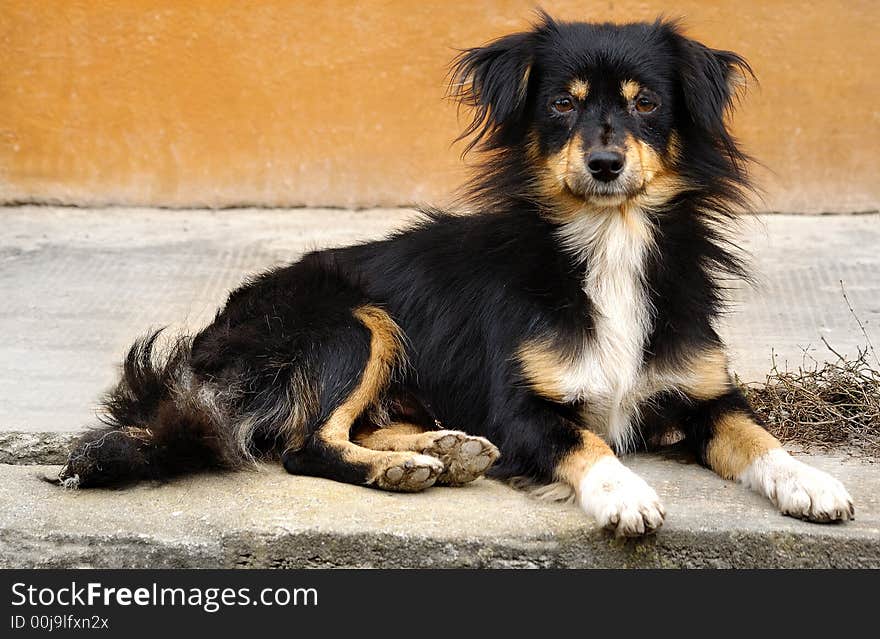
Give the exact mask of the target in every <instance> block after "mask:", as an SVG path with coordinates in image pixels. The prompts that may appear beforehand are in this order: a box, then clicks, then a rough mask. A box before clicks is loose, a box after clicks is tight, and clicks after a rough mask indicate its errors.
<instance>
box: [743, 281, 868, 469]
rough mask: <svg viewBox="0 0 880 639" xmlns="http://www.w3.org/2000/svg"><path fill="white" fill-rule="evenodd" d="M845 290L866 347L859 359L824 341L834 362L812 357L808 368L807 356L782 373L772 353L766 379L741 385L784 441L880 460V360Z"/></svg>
mask: <svg viewBox="0 0 880 639" xmlns="http://www.w3.org/2000/svg"><path fill="white" fill-rule="evenodd" d="M840 289H841V292H842V294H843V298H844V300H845V301H846V304H847V306H848V307H849V310H850V312H851V313H852V315H853V317H855V319H856V322H857V323H858V325H859V328H860V329H861V331H862V335H863V337H864V338H865V342H866V344H867V345H866V346H865V348H864V349H858V355H857V356H856V357H855V358H847V357H846V356H845V355H842V354H841V353H840V352H838V351H837V350H835V349H834V348H833V347H832V346H831V345H830V344H829V343H828V341H827V340H826V339H825V338H824V337H823V338H822V342H824V344H825V346H826V347H827V348H828V350H829V351H830V352H831V353H833V354H834V356H835V357H836V358H837V359H836V360H835V361H832V362H825V363H822V364H820V363H819V362H817V361H816V360H815V359H813V362H812V364H811V365H809V366H808V365H807V362H806V358H804V361H803V362H802V364H801V366H800V367H799V368H798V369H797V370H796V371H788V370H785V371H780V370H779V368H778V367H777V364H776V354H775V353H773V354H772V356H771V361H772V368H771V370H770V373H769V374H768V375H767V378H766V380H765V381H764V382H763V383H756V384H741V385H742V387H743V390H744V391H745V393H746V395H747V396H748V399H749V402H750V403H751V404H752V406H753V407H754V409H755V411H756V412H757V413H758V415H760V416H761V417H762V418H763V419H764V421H765V423H766V424H767V427H768V428H769V429H770V431H771V432H772V433H773V434H774V435H776V436H777V437H778V438H779V439H780V440H782V441H783V442H794V443H797V444H801V445H803V446H806V447H808V448H810V447H818V448H822V449H829V448H832V447H839V446H847V447H851V448H859V449H860V450H861V451H862V452H863V453H865V454H867V455H870V456H880V370H878V368H880V360H878V359H877V353H876V351H875V350H874V346H873V344H872V343H871V340H870V338H869V337H868V332H867V331H866V330H865V326H864V324H862V322H861V320H860V319H859V318H858V316H857V315H856V312H855V310H854V309H853V307H852V304H851V303H850V301H849V298H848V297H847V295H846V289H845V288H844V286H843V282H841V283H840ZM869 355H870V356H873V361H872V360H871V358H869ZM811 359H812V358H811ZM875 362H876V364H877V368H875V367H874V363H875Z"/></svg>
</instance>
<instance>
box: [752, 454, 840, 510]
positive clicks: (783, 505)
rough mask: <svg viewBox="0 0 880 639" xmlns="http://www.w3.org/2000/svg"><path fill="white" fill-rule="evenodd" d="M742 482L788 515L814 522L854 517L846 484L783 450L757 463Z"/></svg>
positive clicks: (760, 459)
mask: <svg viewBox="0 0 880 639" xmlns="http://www.w3.org/2000/svg"><path fill="white" fill-rule="evenodd" d="M742 480H743V483H745V484H747V485H749V486H750V487H752V488H755V489H757V490H760V491H761V492H763V493H764V494H765V495H767V496H768V497H769V498H770V499H771V500H772V501H773V503H774V504H776V506H777V507H778V508H779V510H780V511H782V513H783V514H785V515H791V516H792V517H798V518H800V519H807V520H809V521H815V522H832V521H842V520H847V519H853V517H854V516H855V509H854V508H853V501H852V497H850V494H849V493H848V492H847V490H846V488H844V487H843V484H841V483H840V482H839V481H837V480H836V479H835V478H834V477H832V476H831V475H829V474H828V473H825V472H822V471H821V470H817V469H816V468H813V467H812V466H808V465H807V464H805V463H803V462H801V461H798V460H797V459H795V458H794V457H792V456H791V455H789V454H788V453H787V452H785V451H784V450H781V449H777V450H771V451H770V452H768V453H766V454H765V455H763V456H762V457H759V458H758V459H757V460H755V461H754V462H753V463H752V465H751V466H750V467H749V468H748V469H747V471H746V472H745V473H744V476H743V478H742Z"/></svg>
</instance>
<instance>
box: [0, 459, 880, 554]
mask: <svg viewBox="0 0 880 639" xmlns="http://www.w3.org/2000/svg"><path fill="white" fill-rule="evenodd" d="M808 461H809V462H810V463H812V464H814V465H816V466H818V467H820V468H823V469H824V470H827V471H829V472H832V473H834V474H835V475H836V476H837V477H839V478H840V479H841V480H842V481H843V482H844V483H846V484H847V486H848V488H849V489H850V491H851V492H852V494H853V496H854V498H855V500H856V516H857V519H856V521H854V522H849V523H847V524H842V525H817V524H809V523H806V522H801V521H797V520H794V519H791V518H787V517H783V516H781V515H779V514H778V513H777V512H776V511H775V509H774V508H773V507H772V505H771V504H770V503H769V502H767V501H766V500H764V499H762V498H760V497H759V496H757V495H754V494H752V493H751V492H749V491H748V490H746V489H744V488H742V487H741V486H738V485H735V484H733V483H730V482H725V481H722V480H720V479H718V478H717V477H715V476H714V475H713V474H712V473H710V472H709V471H707V470H705V469H703V468H700V467H698V466H695V465H686V464H682V463H679V462H676V461H672V460H667V459H661V458H658V457H654V456H638V457H635V458H631V459H630V460H629V461H628V463H629V465H630V466H631V467H633V468H634V469H635V470H636V471H637V472H639V473H640V474H641V475H642V476H643V477H645V478H646V479H647V480H648V481H649V482H650V483H651V484H652V485H653V486H654V487H655V488H656V489H657V491H658V492H659V493H660V495H661V497H662V498H663V500H664V502H665V504H666V506H667V509H668V518H667V522H666V525H665V526H664V527H663V529H662V530H661V531H660V532H659V533H658V534H657V535H656V536H655V537H652V538H649V539H646V540H642V541H619V540H615V539H613V538H610V537H608V536H607V535H606V534H605V533H604V532H602V531H601V530H597V529H596V528H595V526H593V525H592V524H591V522H590V521H589V520H587V519H586V518H585V517H584V516H583V515H582V513H581V512H580V510H579V509H578V508H577V507H575V506H573V505H568V504H552V503H543V502H538V501H535V500H533V499H531V498H529V497H527V496H525V495H523V494H520V493H517V492H515V491H513V490H511V489H509V488H507V487H506V486H504V485H502V484H500V483H498V482H494V481H489V480H480V481H478V482H476V483H475V484H473V485H471V486H468V487H463V488H456V489H453V488H433V489H430V490H428V491H426V492H424V493H421V494H415V495H407V494H392V493H386V492H381V491H377V490H370V489H366V488H359V487H353V486H347V485H343V484H338V483H335V482H330V481H324V480H320V479H313V478H308V477H293V476H290V475H287V474H285V473H284V472H283V470H281V469H280V468H278V467H277V466H275V465H271V466H270V465H266V466H264V467H262V468H261V469H260V470H259V472H243V473H236V474H226V475H219V476H217V475H211V476H207V475H206V476H199V477H191V478H184V479H180V480H177V481H173V482H169V483H165V484H142V485H138V486H134V487H132V488H129V489H126V490H122V491H119V490H113V491H110V490H84V491H65V490H63V489H61V488H59V487H57V486H54V485H51V484H49V483H46V482H45V481H43V480H42V479H41V477H44V476H47V475H49V476H51V475H53V474H54V473H56V472H57V470H58V468H57V467H54V466H14V465H6V466H0V567H4V568H12V567H85V566H88V567H128V568H136V567H166V568H172V567H199V568H208V567H278V568H287V567H431V568H441V567H442V568H452V567H481V568H490V567H491V568H500V567H676V568H677V567H689V568H696V567H737V568H769V567H819V568H830V567H848V568H855V567H875V568H876V567H880V506H878V499H880V477H878V473H877V472H876V466H873V465H871V464H869V463H867V462H861V461H856V460H852V459H844V458H839V457H826V456H812V457H811V458H810V459H809V460H808Z"/></svg>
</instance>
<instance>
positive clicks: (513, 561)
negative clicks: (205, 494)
mask: <svg viewBox="0 0 880 639" xmlns="http://www.w3.org/2000/svg"><path fill="white" fill-rule="evenodd" d="M13 567H14V568H79V567H92V568H343V567H344V568H880V546H878V544H877V543H876V542H875V541H872V540H869V539H864V538H840V537H833V536H830V535H829V536H821V535H820V536H815V535H798V534H791V533H779V534H773V535H769V536H768V535H767V534H765V533H748V532H742V531H737V532H718V531H701V530H693V531H674V532H671V534H670V533H666V534H662V535H657V536H654V537H649V538H647V539H643V540H618V539H614V538H611V537H609V536H608V535H606V534H604V533H602V532H599V531H593V532H591V533H584V534H577V535H572V536H568V537H561V538H553V539H543V540H542V539H532V540H523V539H499V540H497V541H496V542H494V543H486V542H477V541H472V540H467V539H462V540H460V541H454V542H452V541H449V540H438V539H432V538H428V537H424V538H420V537H409V536H400V535H388V534H354V535H351V534H328V533H324V532H317V531H315V532H310V531H305V532H300V533H297V534H290V535H264V534H259V533H241V532H238V533H233V534H229V535H224V536H222V537H220V538H219V539H216V540H213V541H210V542H202V541H195V540H174V541H168V540H159V539H155V538H151V537H149V536H136V535H135V536H125V535H119V536H117V535H113V536H90V535H88V534H85V533H80V532H69V533H64V534H61V533H53V534H51V535H49V536H45V537H43V536H41V537H36V536H34V535H30V534H28V533H26V532H24V531H20V530H10V529H6V530H2V531H0V568H13Z"/></svg>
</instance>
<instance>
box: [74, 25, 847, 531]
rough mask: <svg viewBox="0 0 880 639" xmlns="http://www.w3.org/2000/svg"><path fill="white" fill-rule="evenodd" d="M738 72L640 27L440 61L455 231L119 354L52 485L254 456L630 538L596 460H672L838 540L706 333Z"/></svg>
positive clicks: (437, 219) (718, 303)
mask: <svg viewBox="0 0 880 639" xmlns="http://www.w3.org/2000/svg"><path fill="white" fill-rule="evenodd" d="M749 73H750V69H749V67H748V65H747V63H746V62H745V61H744V60H743V59H742V58H741V57H740V56H738V55H736V54H735V53H731V52H728V51H717V50H713V49H710V48H707V47H705V46H703V45H702V44H699V43H698V42H695V41H693V40H690V39H688V38H686V37H684V36H683V35H682V34H681V33H680V30H679V29H678V28H677V27H676V26H675V25H674V24H671V23H668V22H662V21H660V22H656V23H654V24H630V25H625V26H614V25H610V24H584V23H560V22H555V21H553V20H552V19H550V18H549V17H546V16H545V17H544V18H543V20H542V22H541V23H540V24H539V25H537V26H536V27H535V28H534V29H533V30H531V31H528V32H524V33H517V34H513V35H510V36H507V37H504V38H501V39H499V40H496V41H494V42H492V43H490V44H488V45H487V46H484V47H480V48H475V49H470V50H467V51H464V52H463V53H462V54H461V55H460V57H459V58H458V59H457V60H456V62H455V63H454V66H453V73H452V77H453V81H452V90H453V93H454V95H455V96H456V97H457V98H458V99H459V100H461V101H462V103H463V104H465V105H466V106H468V107H471V108H472V109H473V113H474V118H473V122H472V123H471V124H470V126H469V127H468V128H467V130H466V131H465V133H464V134H463V137H469V138H470V140H471V141H470V147H473V146H478V147H479V148H480V149H481V150H482V151H483V152H484V154H485V156H484V157H485V161H484V162H483V164H482V166H481V168H480V172H479V174H478V175H477V177H476V179H475V180H474V181H473V182H472V183H471V184H470V186H469V189H468V194H469V200H468V201H467V202H466V205H467V206H466V208H467V209H469V211H470V213H469V214H467V215H462V214H450V213H444V212H439V211H426V212H425V216H424V219H423V220H422V221H421V222H420V223H418V224H416V225H415V226H413V227H412V228H409V229H407V230H405V231H402V232H400V233H398V234H396V235H394V236H392V237H390V238H388V239H385V240H382V241H377V242H370V243H367V244H361V245H358V246H351V247H347V248H341V249H333V250H325V251H319V252H314V253H310V254H308V255H306V256H305V257H303V258H302V259H301V260H300V261H298V262H296V263H294V264H291V265H289V266H286V267H284V268H278V269H275V270H272V271H270V272H267V273H264V274H262V275H260V276H259V277H256V278H255V279H253V280H251V281H249V282H248V283H246V284H245V285H244V286H242V287H241V288H239V289H238V290H236V291H235V292H233V293H232V294H231V295H230V297H229V299H228V300H227V302H226V305H225V307H224V308H223V309H222V310H221V311H220V312H219V314H218V315H217V317H216V319H215V320H214V322H213V323H212V324H211V325H210V326H208V327H207V328H205V329H204V330H202V331H201V332H200V333H198V334H197V335H195V336H194V337H192V338H186V339H181V340H179V341H177V342H176V343H175V344H174V345H172V346H171V347H168V348H165V349H163V353H161V354H159V353H156V352H154V351H156V350H157V349H156V348H154V346H155V345H156V335H152V336H150V337H147V338H145V339H143V340H141V341H139V342H137V343H136V344H135V345H134V346H133V347H132V349H131V352H130V353H129V355H128V357H127V359H126V362H125V365H124V370H123V375H122V379H121V381H120V382H119V384H118V386H117V388H116V389H115V390H113V391H112V392H111V393H110V394H109V395H108V397H107V398H106V401H105V407H106V424H105V425H104V426H103V427H101V428H96V429H94V430H91V431H89V432H88V433H86V434H85V435H84V436H83V437H82V438H81V439H80V441H79V442H78V443H77V444H76V445H75V446H74V449H73V451H72V452H71V455H70V459H69V461H68V463H67V465H66V466H65V468H64V469H63V470H62V473H61V478H62V480H64V481H65V483H67V484H68V485H79V486H82V487H87V486H100V485H108V484H114V483H119V482H124V481H130V480H134V479H140V478H148V477H161V476H169V475H174V474H180V473H183V472H189V471H193V470H196V469H204V468H236V467H240V466H241V465H242V464H245V463H247V462H248V461H250V460H252V459H253V458H254V457H255V456H257V455H260V454H267V453H271V452H273V451H274V452H276V453H278V454H280V455H281V458H282V460H283V463H284V467H285V468H286V469H287V470H288V471H290V472H291V473H296V474H305V475H315V476H319V477H326V478H330V479H335V480H338V481H343V482H350V483H355V484H363V485H369V486H375V487H378V488H384V489H387V490H406V491H417V490H422V489H424V488H427V487H429V486H431V485H432V484H434V483H437V484H448V485H456V484H462V483H465V482H469V481H471V480H473V479H475V478H476V477H478V476H480V475H481V474H483V473H486V472H488V474H489V475H490V476H493V477H498V478H514V477H524V478H528V479H529V480H530V481H531V482H532V483H533V484H564V485H566V486H568V487H569V488H570V489H571V490H572V491H574V492H575V493H576V495H577V498H578V500H579V502H580V503H581V505H582V506H583V508H584V510H585V511H586V512H587V513H589V514H590V515H591V516H592V517H594V518H595V519H596V521H598V522H599V524H601V525H602V526H605V527H607V528H609V529H613V530H615V531H616V532H617V533H618V534H621V535H640V534H644V533H647V532H650V531H653V530H655V529H656V528H657V527H658V526H660V525H661V524H662V522H663V518H664V509H663V506H662V505H661V504H660V501H659V499H658V497H657V494H656V493H655V492H654V490H653V489H652V488H651V487H650V486H648V484H646V483H645V482H644V481H643V480H642V479H641V478H639V477H638V476H637V475H635V474H634V473H633V472H632V471H630V470H629V469H627V468H626V466H624V465H623V464H622V463H621V462H620V461H619V460H618V458H617V457H616V456H615V452H626V451H632V450H636V449H644V448H650V447H654V446H657V445H659V444H660V443H662V442H664V441H668V439H669V438H670V437H672V436H676V437H679V438H680V437H682V436H683V438H684V439H683V441H684V442H685V443H686V444H687V445H689V446H690V447H691V448H692V449H693V451H694V452H695V454H696V456H697V457H698V459H699V460H700V461H701V462H702V463H704V464H706V465H707V466H709V467H710V468H712V469H713V470H715V471H716V472H717V473H718V474H719V475H721V476H723V477H726V478H729V479H735V480H738V481H740V482H742V483H744V484H746V485H748V486H750V487H751V488H753V489H755V490H757V491H759V492H761V493H762V494H764V495H766V496H767V497H769V498H770V499H772V500H773V501H774V503H776V505H777V506H778V507H779V509H780V510H781V511H782V512H784V513H786V514H789V515H793V516H796V517H802V518H805V519H810V520H813V521H836V520H843V519H848V518H850V517H852V514H853V506H852V501H851V498H850V496H849V494H848V493H847V491H846V490H845V489H844V487H843V486H842V485H841V484H840V483H839V482H838V481H836V480H835V479H833V478H832V477H830V476H828V475H826V474H825V473H822V472H819V471H817V470H814V469H812V468H810V467H809V466H806V465H805V464H803V463H801V462H799V461H797V460H795V459H793V458H792V457H790V456H789V455H788V454H787V453H786V452H785V451H783V450H782V448H781V447H780V445H779V443H778V442H777V441H776V440H775V439H774V438H773V437H772V436H771V435H770V434H768V433H767V431H766V430H765V429H764V428H763V427H762V426H761V425H760V424H759V423H758V422H757V420H756V418H755V415H754V414H753V412H752V411H751V410H750V408H749V406H748V404H747V403H746V401H745V399H744V397H743V396H742V394H741V393H740V391H739V390H738V388H737V387H736V386H735V385H734V384H733V383H732V381H731V377H730V374H729V373H728V368H727V357H726V355H725V350H724V345H723V344H722V342H721V340H720V339H719V337H718V334H717V333H716V331H715V328H714V327H713V323H714V320H715V319H716V318H717V316H718V314H719V313H720V311H721V310H722V304H723V299H722V281H723V280H724V278H726V277H729V276H737V277H744V276H746V273H745V272H744V269H743V266H742V264H741V263H740V261H739V260H738V259H737V258H736V256H735V254H734V253H733V252H732V251H731V249H730V246H729V244H728V243H727V242H726V240H725V230H726V227H728V226H730V224H731V222H732V220H733V218H734V216H735V215H736V212H737V211H739V210H742V209H743V208H744V205H745V202H746V197H745V194H746V193H747V192H748V181H747V171H746V164H747V158H746V157H745V156H744V155H743V153H742V152H741V151H740V150H739V148H738V147H737V144H736V142H735V140H734V139H733V137H731V135H730V133H729V132H728V130H727V128H726V125H725V114H726V112H727V110H728V109H729V107H730V106H731V102H732V100H733V99H734V96H735V90H736V87H737V86H738V85H739V84H740V83H741V82H742V81H743V77H744V75H748V74H749ZM470 147H469V148H470ZM490 442H492V443H490ZM496 446H497V449H496ZM499 451H500V457H499ZM493 464H494V465H493Z"/></svg>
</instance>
